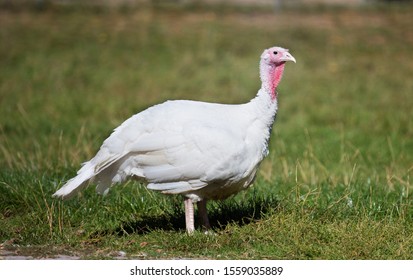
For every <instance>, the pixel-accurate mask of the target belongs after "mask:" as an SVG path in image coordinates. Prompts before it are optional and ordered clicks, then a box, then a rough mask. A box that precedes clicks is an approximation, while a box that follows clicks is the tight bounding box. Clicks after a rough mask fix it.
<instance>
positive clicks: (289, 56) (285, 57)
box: [280, 52, 296, 63]
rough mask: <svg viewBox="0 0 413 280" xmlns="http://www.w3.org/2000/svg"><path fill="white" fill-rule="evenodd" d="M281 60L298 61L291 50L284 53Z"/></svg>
mask: <svg viewBox="0 0 413 280" xmlns="http://www.w3.org/2000/svg"><path fill="white" fill-rule="evenodd" d="M280 60H281V61H292V62H294V63H296V61H295V58H294V56H292V55H291V54H290V53H289V52H285V53H283V55H282V57H281V58H280Z"/></svg>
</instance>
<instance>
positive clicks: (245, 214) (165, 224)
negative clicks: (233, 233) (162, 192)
mask: <svg viewBox="0 0 413 280" xmlns="http://www.w3.org/2000/svg"><path fill="white" fill-rule="evenodd" d="M278 205H279V203H278V201H277V200H276V199H275V198H274V197H268V198H258V199H257V198H251V199H249V200H247V201H243V202H237V201H235V200H233V199H230V200H227V201H220V202H212V203H211V202H210V203H209V205H208V216H209V220H210V224H211V227H212V229H213V230H221V229H224V228H225V227H226V226H227V225H228V224H237V225H239V226H242V225H247V224H249V223H251V222H254V221H256V220H260V219H262V218H263V217H264V216H265V215H266V214H268V213H270V212H273V211H276V210H277V208H278ZM197 214H198V213H195V215H196V218H197ZM195 226H198V228H199V223H198V220H196V222H195ZM153 230H165V231H184V230H185V213H184V211H183V207H181V205H175V207H174V210H173V211H171V213H165V214H164V215H160V216H143V217H140V219H139V220H138V221H132V222H130V221H129V222H124V223H123V224H122V225H121V226H120V227H119V228H117V229H116V230H115V233H116V234H118V235H120V236H123V235H128V234H147V233H149V232H151V231H153Z"/></svg>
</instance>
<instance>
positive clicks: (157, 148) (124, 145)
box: [53, 47, 295, 232]
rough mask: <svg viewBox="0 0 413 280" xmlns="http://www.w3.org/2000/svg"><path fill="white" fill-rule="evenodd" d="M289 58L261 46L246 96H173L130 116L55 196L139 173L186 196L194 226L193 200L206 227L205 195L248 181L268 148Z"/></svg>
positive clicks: (151, 185)
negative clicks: (233, 99)
mask: <svg viewBox="0 0 413 280" xmlns="http://www.w3.org/2000/svg"><path fill="white" fill-rule="evenodd" d="M287 61H293V62H295V59H294V57H293V56H292V55H291V54H290V53H289V52H288V50H287V49H284V48H280V47H273V48H269V49H267V50H265V51H264V52H263V53H262V55H261V61H260V77H261V81H262V86H261V89H260V90H259V91H258V94H257V96H256V97H255V98H254V99H252V100H251V101H250V102H248V103H246V104H239V105H225V104H215V103H206V102H197V101H186V100H176V101H167V102H165V103H162V104H159V105H155V106H152V107H150V108H148V109H146V110H145V111H143V112H140V113H138V114H136V115H134V116H132V117H131V118H129V119H127V120H126V121H125V122H124V123H122V124H121V125H120V126H119V127H117V128H116V129H115V130H114V132H113V133H112V134H111V135H110V136H109V137H108V138H107V139H106V140H105V141H104V142H103V144H102V146H101V148H100V150H99V151H98V153H97V154H96V156H95V157H94V158H92V159H91V160H90V161H88V162H85V163H84V164H83V166H82V168H81V169H80V170H79V171H78V173H77V176H76V177H74V178H72V179H71V180H69V181H68V182H67V183H66V184H65V185H64V186H63V187H62V188H60V189H59V190H58V191H56V193H55V194H54V195H53V196H55V197H62V198H70V197H72V196H73V195H74V194H76V193H77V192H78V191H80V190H82V189H83V188H84V187H86V186H87V185H88V184H89V182H91V181H94V182H95V183H96V184H97V187H96V191H97V192H99V193H102V194H106V193H107V192H108V191H109V188H110V187H111V186H112V185H113V184H115V183H121V182H123V181H125V180H126V179H128V178H133V179H142V180H144V181H146V182H147V183H148V185H147V188H148V189H151V190H156V191H161V192H162V193H165V194H181V195H183V196H184V197H185V200H184V203H185V217H186V229H187V231H188V232H192V231H194V229H195V227H194V206H193V204H194V203H195V202H197V203H198V210H199V215H200V218H201V222H202V224H203V226H204V227H205V228H209V227H210V226H209V221H208V216H207V210H206V201H207V200H208V199H224V198H227V197H229V196H230V195H232V194H235V193H237V192H239V191H241V190H243V189H246V188H247V187H248V186H249V185H250V184H251V183H252V181H253V180H254V177H255V174H256V172H257V169H258V166H259V164H260V162H261V161H262V160H263V158H264V157H265V156H266V155H267V154H268V141H269V139H270V132H271V127H272V124H273V122H274V119H275V115H276V112H277V86H278V84H279V82H280V80H281V78H282V75H283V71H284V66H285V62H287Z"/></svg>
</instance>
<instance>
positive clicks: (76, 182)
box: [53, 162, 96, 199]
mask: <svg viewBox="0 0 413 280" xmlns="http://www.w3.org/2000/svg"><path fill="white" fill-rule="evenodd" d="M95 175H96V174H95V168H94V166H93V165H92V164H90V163H89V162H88V163H86V164H85V165H84V166H83V167H82V168H81V169H80V170H79V171H78V172H77V176H76V177H74V178H72V179H70V180H69V181H67V182H66V184H64V186H63V187H61V188H60V189H59V190H58V191H56V192H55V193H54V194H53V197H61V198H63V199H69V198H72V197H73V196H74V195H75V194H76V193H78V192H79V191H81V190H83V189H84V188H86V187H87V185H88V183H89V181H90V179H92V178H93V177H94V176H95Z"/></svg>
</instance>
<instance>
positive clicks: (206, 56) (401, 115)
mask: <svg viewBox="0 0 413 280" xmlns="http://www.w3.org/2000/svg"><path fill="white" fill-rule="evenodd" d="M411 12H413V8H412V7H410V6H403V8H397V7H392V8H389V7H384V8H383V7H382V8H364V9H360V10H348V9H334V10H328V9H320V10H317V9H312V10H305V9H304V10H286V11H284V12H283V13H277V14H272V13H271V12H265V11H263V10H259V11H255V12H254V11H248V10H231V9H230V10H227V11H226V12H219V11H218V10H214V9H213V8H211V7H209V8H208V9H207V10H206V11H203V10H202V9H201V8H197V9H189V8H188V9H186V8H185V7H184V8H182V7H181V8H168V7H166V8H165V7H163V8H159V9H158V8H153V7H146V8H143V9H140V10H139V9H135V10H132V11H126V10H125V9H121V10H106V9H94V8H78V9H71V8H58V7H53V6H52V7H50V8H48V9H46V10H44V11H41V12H39V11H29V10H0V42H1V43H0V116H1V119H0V193H1V195H0V244H1V245H0V253H1V252H2V251H1V250H7V251H12V252H13V253H15V254H20V255H32V256H35V257H44V256H48V257H51V256H54V255H57V254H67V255H76V256H80V257H81V258H93V259H95V258H96V259H101V258H114V257H116V254H117V253H116V252H118V251H125V252H126V253H127V257H129V258H142V259H148V258H150V259H152V258H154V259H159V258H206V259H412V258H413V199H412V195H411V193H412V191H413V188H412V182H411V176H412V174H413V110H412V108H413V98H412V96H411V95H412V93H413V79H412V78H411V74H412V73H413V54H412V51H411V50H412V47H413V33H412V29H411ZM273 45H280V46H283V47H287V48H289V49H290V51H291V53H292V54H293V55H294V56H295V57H296V59H297V64H289V65H287V67H286V73H285V75H284V79H283V81H282V84H281V86H280V89H279V91H280V101H279V107H280V108H279V113H278V116H277V121H276V125H275V127H274V130H273V136H272V140H271V147H270V150H271V152H270V155H269V157H268V158H267V159H266V160H265V161H264V162H263V164H262V166H261V169H260V172H259V174H258V178H257V181H256V183H255V184H254V186H253V187H252V188H250V189H249V190H248V191H246V192H242V193H240V194H238V195H237V196H235V197H233V198H230V199H228V200H226V201H222V202H213V203H210V204H209V205H208V210H209V212H210V218H211V222H212V225H213V228H214V231H215V232H216V234H210V235H204V234H203V233H201V232H196V233H195V234H194V235H192V236H188V235H187V234H186V233H185V230H184V217H183V205H182V198H180V197H176V196H175V197H171V196H164V195H161V194H159V193H155V192H151V191H148V190H146V189H145V187H144V186H143V185H140V184H138V183H136V182H128V183H126V184H124V185H119V186H116V187H114V188H113V189H112V190H111V192H110V193H109V195H108V196H107V197H105V198H102V197H100V196H98V195H96V194H95V193H94V190H93V187H90V188H89V189H87V190H86V191H85V192H84V193H82V195H80V196H79V197H78V198H75V199H73V200H70V201H65V202H61V201H59V200H55V199H52V197H51V195H52V193H53V192H54V191H55V190H56V189H57V188H59V186H61V185H62V184H63V183H64V182H65V181H66V180H68V179H69V178H71V177H72V176H73V175H74V174H75V172H76V170H77V169H78V168H79V166H80V164H81V162H83V161H86V160H88V159H89V158H90V157H92V156H93V155H94V153H95V152H96V151H97V149H98V148H99V146H100V144H101V143H102V141H103V140H104V139H105V138H106V137H107V136H108V135H109V134H110V133H111V131H112V129H113V128H115V127H116V126H117V125H119V124H120V123H121V122H122V121H123V120H124V119H126V118H128V117H129V116H131V115H132V114H134V113H136V112H139V111H141V110H143V109H145V108H147V107H148V106H150V105H152V104H156V103H159V102H162V101H164V100H167V99H195V100H204V101H213V102H222V103H241V102H247V101H248V100H249V99H251V98H252V97H253V96H254V95H255V93H256V91H257V89H258V88H259V86H260V83H259V79H258V59H259V55H260V54H261V52H262V50H263V49H264V48H267V47H269V46H273ZM0 258H1V256H0Z"/></svg>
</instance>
